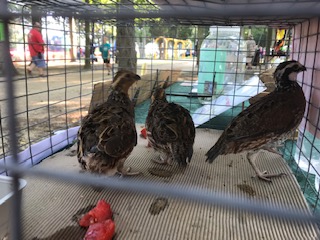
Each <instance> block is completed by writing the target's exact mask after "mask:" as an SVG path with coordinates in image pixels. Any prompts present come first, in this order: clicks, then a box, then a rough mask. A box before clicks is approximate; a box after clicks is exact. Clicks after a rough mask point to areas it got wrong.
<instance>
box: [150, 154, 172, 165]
mask: <svg viewBox="0 0 320 240" xmlns="http://www.w3.org/2000/svg"><path fill="white" fill-rule="evenodd" d="M152 161H153V162H155V163H158V164H162V165H172V159H171V157H170V156H165V157H163V156H161V155H160V159H152Z"/></svg>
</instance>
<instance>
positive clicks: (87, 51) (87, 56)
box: [84, 0, 91, 69]
mask: <svg viewBox="0 0 320 240" xmlns="http://www.w3.org/2000/svg"><path fill="white" fill-rule="evenodd" d="M85 2H86V3H88V4H89V0H86V1H85ZM84 31H85V34H86V48H85V51H84V55H85V60H84V68H85V69H91V61H90V48H91V41H90V21H89V20H88V19H86V20H85V22H84Z"/></svg>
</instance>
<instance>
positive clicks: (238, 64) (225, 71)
mask: <svg viewBox="0 0 320 240" xmlns="http://www.w3.org/2000/svg"><path fill="white" fill-rule="evenodd" d="M245 47H246V45H245V41H244V40H243V39H242V37H241V29H240V27H210V35H209V36H207V37H206V38H205V40H204V41H203V43H202V45H201V48H200V61H199V75H198V94H199V93H200V94H206V95H207V94H212V96H214V95H221V94H223V93H225V92H228V91H229V90H230V89H233V88H234V87H235V85H241V84H242V83H243V81H244V73H245V66H246V53H245V51H246V49H245Z"/></svg>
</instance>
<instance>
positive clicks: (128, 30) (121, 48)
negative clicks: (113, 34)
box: [117, 0, 137, 72]
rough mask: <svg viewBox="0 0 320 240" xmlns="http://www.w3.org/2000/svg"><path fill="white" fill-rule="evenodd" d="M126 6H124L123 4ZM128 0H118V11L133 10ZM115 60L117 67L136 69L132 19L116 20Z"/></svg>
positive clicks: (134, 70)
mask: <svg viewBox="0 0 320 240" xmlns="http://www.w3.org/2000/svg"><path fill="white" fill-rule="evenodd" d="M124 5H125V6H126V8H124V7H123V6H124ZM133 8H134V7H133V3H132V1H130V0H120V5H119V12H120V13H121V12H122V11H128V9H129V10H133ZM117 60H118V67H119V69H129V70H131V71H133V72H136V71H137V53H136V50H135V26H134V19H126V21H121V20H118V21H117Z"/></svg>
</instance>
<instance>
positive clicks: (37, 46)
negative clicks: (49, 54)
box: [28, 22, 46, 77]
mask: <svg viewBox="0 0 320 240" xmlns="http://www.w3.org/2000/svg"><path fill="white" fill-rule="evenodd" d="M28 46H29V51H30V56H31V64H30V66H29V68H28V74H29V75H32V71H33V69H34V68H35V67H37V68H38V71H39V76H40V77H44V74H43V69H44V68H45V67H46V62H45V60H44V41H43V38H42V35H41V25H40V23H39V22H35V23H34V24H33V28H32V29H31V30H30V32H29V34H28Z"/></svg>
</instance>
